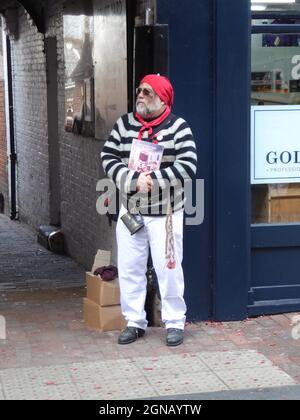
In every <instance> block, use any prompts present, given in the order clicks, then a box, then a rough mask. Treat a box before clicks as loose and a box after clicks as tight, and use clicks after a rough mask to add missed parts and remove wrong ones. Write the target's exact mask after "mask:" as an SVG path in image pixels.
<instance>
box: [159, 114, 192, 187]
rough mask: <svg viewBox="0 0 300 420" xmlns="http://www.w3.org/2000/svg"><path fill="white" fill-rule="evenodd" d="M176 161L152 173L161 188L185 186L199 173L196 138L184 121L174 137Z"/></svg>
mask: <svg viewBox="0 0 300 420" xmlns="http://www.w3.org/2000/svg"><path fill="white" fill-rule="evenodd" d="M174 144H175V161H174V163H173V165H171V166H169V167H168V168H166V169H161V170H156V171H154V172H152V174H151V177H152V179H153V180H157V181H158V183H159V187H160V188H165V186H166V184H169V185H171V186H174V187H175V186H177V185H179V184H181V185H184V183H185V181H187V180H191V179H193V178H194V177H195V175H196V171H197V150H196V145H195V141H194V137H193V134H192V131H191V129H190V128H189V126H188V124H187V123H186V122H185V121H184V120H182V124H180V126H179V127H178V129H177V130H176V132H175V135H174ZM166 181H167V183H166Z"/></svg>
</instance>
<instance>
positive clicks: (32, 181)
mask: <svg viewBox="0 0 300 420" xmlns="http://www.w3.org/2000/svg"><path fill="white" fill-rule="evenodd" d="M18 19H19V37H18V39H17V40H14V41H12V66H13V89H14V119H15V141H16V152H17V160H18V164H17V194H18V206H19V216H20V219H21V220H23V221H25V222H27V223H28V224H29V225H31V226H33V227H37V226H38V225H39V224H45V223H48V221H49V165H48V136H47V98H46V65H45V54H44V52H43V49H44V42H43V35H42V34H40V33H38V31H37V28H36V27H35V25H33V24H32V21H31V19H30V17H29V15H28V14H27V13H26V12H25V10H24V9H23V7H20V8H19V12H18Z"/></svg>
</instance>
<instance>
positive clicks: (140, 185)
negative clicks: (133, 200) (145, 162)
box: [136, 171, 153, 193]
mask: <svg viewBox="0 0 300 420" xmlns="http://www.w3.org/2000/svg"><path fill="white" fill-rule="evenodd" d="M150 174H151V171H150V172H142V173H140V176H139V177H138V180H137V184H136V190H137V191H138V192H142V193H147V192H149V191H151V190H152V187H153V181H152V178H151V176H150Z"/></svg>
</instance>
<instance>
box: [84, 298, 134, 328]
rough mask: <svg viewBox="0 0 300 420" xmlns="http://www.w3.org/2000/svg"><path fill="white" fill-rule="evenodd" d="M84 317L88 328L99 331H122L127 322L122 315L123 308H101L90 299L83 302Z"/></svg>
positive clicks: (116, 306) (117, 306)
mask: <svg viewBox="0 0 300 420" xmlns="http://www.w3.org/2000/svg"><path fill="white" fill-rule="evenodd" d="M83 317H84V322H85V325H86V326H87V327H88V328H91V329H93V330H98V331H103V332H104V331H114V330H122V329H124V328H125V327H126V321H125V320H124V318H123V315H122V313H121V306H119V305H115V306H105V307H103V306H100V305H97V303H95V302H93V301H91V300H90V299H87V298H84V300H83Z"/></svg>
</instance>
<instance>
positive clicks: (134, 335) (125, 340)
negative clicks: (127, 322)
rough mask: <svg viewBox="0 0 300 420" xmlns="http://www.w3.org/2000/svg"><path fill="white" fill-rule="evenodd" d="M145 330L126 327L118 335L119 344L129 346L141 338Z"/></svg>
mask: <svg viewBox="0 0 300 420" xmlns="http://www.w3.org/2000/svg"><path fill="white" fill-rule="evenodd" d="M144 334H145V330H142V329H141V328H136V327H127V328H125V330H123V331H122V332H121V334H120V335H119V339H118V343H119V344H130V343H133V342H134V341H136V340H137V339H138V338H139V337H143V335H144Z"/></svg>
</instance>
